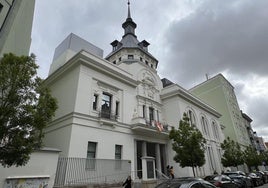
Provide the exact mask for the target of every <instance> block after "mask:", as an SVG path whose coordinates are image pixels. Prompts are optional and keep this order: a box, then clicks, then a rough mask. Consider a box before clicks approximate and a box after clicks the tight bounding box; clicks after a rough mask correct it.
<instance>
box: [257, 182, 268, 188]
mask: <svg viewBox="0 0 268 188" xmlns="http://www.w3.org/2000/svg"><path fill="white" fill-rule="evenodd" d="M258 188H268V183H266V184H264V185H262V186H259V187H258Z"/></svg>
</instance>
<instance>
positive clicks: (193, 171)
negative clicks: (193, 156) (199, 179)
mask: <svg viewBox="0 0 268 188" xmlns="http://www.w3.org/2000/svg"><path fill="white" fill-rule="evenodd" d="M192 170H193V174H194V177H195V171H194V166H192Z"/></svg>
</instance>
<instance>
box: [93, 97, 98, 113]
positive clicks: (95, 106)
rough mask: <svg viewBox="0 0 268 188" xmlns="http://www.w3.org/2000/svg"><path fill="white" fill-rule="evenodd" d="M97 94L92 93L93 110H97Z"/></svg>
mask: <svg viewBox="0 0 268 188" xmlns="http://www.w3.org/2000/svg"><path fill="white" fill-rule="evenodd" d="M98 97H99V96H98V95H97V94H94V98H93V110H97V104H98Z"/></svg>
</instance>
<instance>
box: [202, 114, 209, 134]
mask: <svg viewBox="0 0 268 188" xmlns="http://www.w3.org/2000/svg"><path fill="white" fill-rule="evenodd" d="M201 126H202V131H203V133H204V134H205V135H207V136H209V130H208V122H207V119H206V118H205V117H204V116H202V117H201Z"/></svg>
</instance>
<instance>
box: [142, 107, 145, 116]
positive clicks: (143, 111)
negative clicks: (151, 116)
mask: <svg viewBox="0 0 268 188" xmlns="http://www.w3.org/2000/svg"><path fill="white" fill-rule="evenodd" d="M142 117H143V118H145V117H146V106H145V105H143V106H142Z"/></svg>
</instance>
